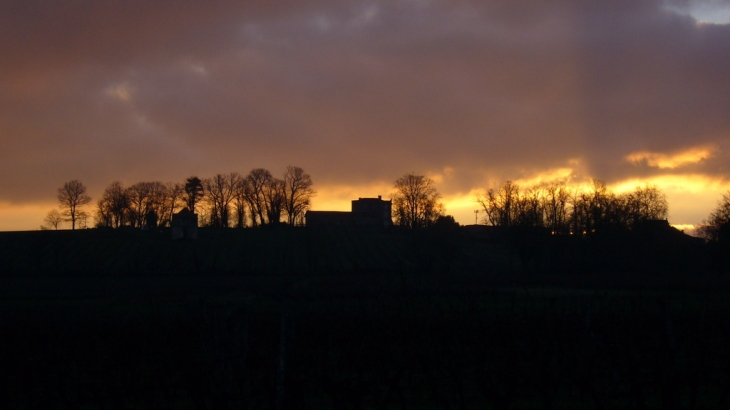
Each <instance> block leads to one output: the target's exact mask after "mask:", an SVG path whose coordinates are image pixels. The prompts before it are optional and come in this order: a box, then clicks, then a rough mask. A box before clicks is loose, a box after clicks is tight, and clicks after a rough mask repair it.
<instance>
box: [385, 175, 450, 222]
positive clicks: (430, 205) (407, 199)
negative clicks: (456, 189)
mask: <svg viewBox="0 0 730 410" xmlns="http://www.w3.org/2000/svg"><path fill="white" fill-rule="evenodd" d="M394 189H395V192H394V193H393V196H392V198H391V200H392V201H393V216H394V218H395V223H396V224H397V225H400V226H404V227H408V228H411V229H415V228H422V227H427V226H430V225H431V224H433V223H434V222H435V221H436V219H437V218H438V217H439V216H441V215H443V213H444V206H443V204H441V203H440V202H439V200H440V199H441V195H440V194H439V193H438V191H437V190H436V187H435V183H434V182H433V180H432V179H431V178H427V177H425V176H423V175H415V174H406V175H404V176H402V177H400V178H398V179H397V180H396V181H395V185H394Z"/></svg>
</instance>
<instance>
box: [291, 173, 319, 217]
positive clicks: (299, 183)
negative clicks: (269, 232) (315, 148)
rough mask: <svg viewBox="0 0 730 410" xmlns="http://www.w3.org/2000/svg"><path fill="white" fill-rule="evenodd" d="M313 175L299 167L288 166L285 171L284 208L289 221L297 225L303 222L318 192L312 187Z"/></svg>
mask: <svg viewBox="0 0 730 410" xmlns="http://www.w3.org/2000/svg"><path fill="white" fill-rule="evenodd" d="M312 185H313V183H312V177H310V176H309V174H307V173H306V172H304V170H303V169H301V168H299V167H293V166H288V167H286V172H285V173H284V197H285V202H284V210H285V211H286V216H287V222H288V223H289V225H295V224H299V223H302V222H303V216H304V212H306V210H307V209H309V206H310V205H311V200H312V197H313V196H315V195H316V194H317V192H316V191H315V190H314V189H312Z"/></svg>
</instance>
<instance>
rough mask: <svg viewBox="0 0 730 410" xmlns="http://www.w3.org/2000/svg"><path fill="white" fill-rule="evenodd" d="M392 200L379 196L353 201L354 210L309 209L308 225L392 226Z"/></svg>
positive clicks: (305, 216)
mask: <svg viewBox="0 0 730 410" xmlns="http://www.w3.org/2000/svg"><path fill="white" fill-rule="evenodd" d="M391 213H392V202H391V201H386V200H384V199H383V198H382V197H381V196H380V195H378V197H377V198H358V199H354V200H353V201H352V211H350V212H346V211H307V213H306V214H305V215H304V219H305V224H306V226H307V227H358V228H378V229H380V228H390V227H392V226H393V219H392V217H391Z"/></svg>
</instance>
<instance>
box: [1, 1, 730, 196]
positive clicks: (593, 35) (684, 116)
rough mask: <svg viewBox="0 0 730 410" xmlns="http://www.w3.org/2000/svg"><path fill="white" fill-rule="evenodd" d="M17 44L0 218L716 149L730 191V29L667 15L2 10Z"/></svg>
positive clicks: (10, 65) (592, 168)
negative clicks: (98, 193) (212, 191)
mask: <svg viewBox="0 0 730 410" xmlns="http://www.w3.org/2000/svg"><path fill="white" fill-rule="evenodd" d="M15 3H17V4H15ZM273 3H275V4H276V5H272V4H273ZM677 4H679V3H676V2H675V4H674V5H675V6H677ZM679 6H681V4H679ZM0 39H1V40H0V54H1V55H3V59H4V61H7V64H2V65H0V141H2V145H3V149H2V150H1V151H0V172H4V174H6V175H7V174H11V175H17V178H14V179H13V180H12V181H7V182H4V183H3V186H2V189H0V200H10V201H25V200H34V199H42V198H47V197H49V196H50V195H52V192H54V190H55V188H56V187H57V186H58V185H59V184H60V183H61V182H63V181H64V180H68V179H72V178H79V179H82V180H84V181H86V182H87V183H88V184H89V185H90V186H91V187H92V188H93V189H97V190H100V189H101V188H103V186H105V185H107V184H108V183H110V182H111V181H113V180H117V179H119V180H126V181H128V182H135V181H138V180H151V179H160V180H181V179H182V178H184V177H185V176H188V175H190V174H193V173H197V174H199V175H201V176H207V175H209V174H212V173H215V172H228V171H234V170H235V171H239V172H247V171H248V170H249V169H251V168H253V167H258V166H264V167H267V168H269V169H271V170H272V171H273V172H278V171H277V170H280V169H283V168H284V167H285V166H286V165H288V164H295V165H299V166H302V167H304V168H305V169H306V170H307V171H308V172H309V173H310V174H312V175H313V177H314V178H315V182H317V183H340V184H358V183H367V182H371V181H376V180H385V181H390V180H394V179H395V178H397V177H398V176H399V175H401V174H402V173H404V172H408V171H417V172H427V171H437V170H440V169H443V168H444V167H447V166H449V167H453V168H455V169H456V173H455V177H454V179H453V180H451V181H450V184H451V185H450V186H449V187H444V190H445V191H449V190H453V191H456V190H468V189H469V188H472V187H476V186H478V184H479V183H481V181H482V179H481V178H483V176H482V175H481V174H480V172H481V171H483V172H488V173H490V174H491V175H495V176H496V177H497V178H517V177H519V176H521V175H519V174H520V173H522V172H525V171H537V170H541V169H546V168H551V167H557V166H562V165H565V164H566V163H567V161H568V160H569V159H574V158H579V159H583V160H584V163H585V164H586V166H587V167H588V170H587V171H588V172H589V173H591V174H593V176H596V177H600V178H604V179H607V180H614V179H618V178H625V177H628V176H633V175H638V176H641V175H650V174H652V173H656V172H660V170H657V169H655V168H651V167H646V166H643V167H642V166H636V165H632V164H630V163H628V162H626V161H625V160H624V157H625V156H626V155H627V154H629V153H631V152H634V151H641V150H646V151H656V152H673V151H676V150H681V149H683V148H687V147H692V146H697V145H703V144H715V145H716V146H718V147H720V150H719V151H717V156H716V157H715V158H714V159H712V160H710V161H707V162H706V163H705V164H704V165H702V166H701V167H700V169H699V170H698V169H697V167H694V168H692V171H693V172H707V173H711V174H715V175H718V176H722V177H724V176H725V173H727V172H728V169H727V167H724V166H723V164H724V163H727V159H728V155H727V152H728V151H727V146H726V143H727V141H728V137H730V81H728V77H727V76H728V73H730V26H728V25H698V24H697V22H696V21H694V20H693V19H692V18H691V17H688V16H686V15H682V14H678V13H676V12H671V11H669V10H668V9H667V8H666V7H664V4H662V3H660V2H658V1H649V0H647V1H628V0H627V1H617V2H606V1H594V2H586V1H570V0H566V1H558V2H550V4H543V5H536V4H535V3H534V2H532V1H529V2H528V1H504V2H498V1H494V2H483V1H450V2H445V1H444V2H439V1H433V0H431V1H428V0H422V1H417V0H402V1H395V2H386V1H380V2H378V1H373V2H365V1H350V2H343V1H338V2H335V1H331V2H330V1H318V2H317V1H312V2H295V1H290V2H265V1H254V2H240V1H224V0H218V1H213V2H206V3H205V4H203V3H201V2H197V1H192V0H190V1H176V2H171V1H170V2H165V1H154V0H148V1H128V2H87V1H65V2H56V3H55V4H54V5H52V6H48V4H47V2H40V1H36V2H33V1H30V2H22V3H21V2H5V3H0Z"/></svg>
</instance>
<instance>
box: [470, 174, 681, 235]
mask: <svg viewBox="0 0 730 410" xmlns="http://www.w3.org/2000/svg"><path fill="white" fill-rule="evenodd" d="M477 201H478V202H479V204H480V205H481V207H482V210H483V211H484V213H485V214H486V216H485V222H486V223H487V224H489V225H494V226H522V227H544V228H547V229H549V230H550V231H551V232H553V233H558V234H568V233H571V234H590V233H594V232H597V231H602V230H610V229H631V228H633V227H635V226H636V225H637V224H639V223H641V222H643V221H646V220H651V219H666V218H667V213H668V205H667V198H666V196H665V195H664V193H663V192H661V191H660V190H659V188H658V187H656V186H654V185H645V186H643V187H641V186H639V187H636V189H634V191H632V192H628V193H625V194H616V193H614V192H612V191H611V190H609V189H608V188H607V187H606V185H605V184H604V183H603V182H602V181H599V180H596V179H594V180H593V181H592V183H591V186H590V188H589V189H587V190H577V189H574V190H571V189H569V188H568V187H567V186H565V185H548V186H534V187H528V188H526V189H523V190H520V187H519V186H518V185H516V184H515V183H513V182H512V181H507V182H505V183H504V184H502V186H500V187H499V188H497V189H489V190H488V191H487V193H486V195H483V196H481V197H479V198H478V199H477Z"/></svg>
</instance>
